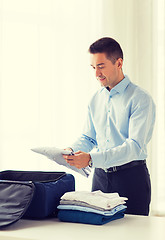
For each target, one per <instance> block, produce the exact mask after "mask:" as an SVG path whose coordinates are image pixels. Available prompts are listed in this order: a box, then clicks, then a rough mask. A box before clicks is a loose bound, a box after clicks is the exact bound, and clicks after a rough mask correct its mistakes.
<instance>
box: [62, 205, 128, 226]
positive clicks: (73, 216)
mask: <svg viewBox="0 0 165 240" xmlns="http://www.w3.org/2000/svg"><path fill="white" fill-rule="evenodd" d="M124 211H125V209H123V210H121V211H120V212H117V213H116V214H114V215H113V216H104V215H102V214H96V213H91V212H83V211H77V210H59V212H58V218H59V220H60V221H62V222H73V223H86V224H94V225H103V224H105V223H108V222H110V221H113V220H116V219H119V218H123V217H124Z"/></svg>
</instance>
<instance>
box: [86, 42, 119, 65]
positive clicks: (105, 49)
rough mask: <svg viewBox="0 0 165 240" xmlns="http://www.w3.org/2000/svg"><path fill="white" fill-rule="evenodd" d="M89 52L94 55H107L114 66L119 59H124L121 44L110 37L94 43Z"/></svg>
mask: <svg viewBox="0 0 165 240" xmlns="http://www.w3.org/2000/svg"><path fill="white" fill-rule="evenodd" d="M89 52H90V53H92V54H95V53H105V54H106V56H107V58H108V59H110V60H111V62H112V63H113V64H115V62H116V60H117V59H119V58H122V59H123V51H122V49H121V47H120V45H119V43H118V42H117V41H115V40H114V39H113V38H110V37H104V38H100V39H99V40H97V41H96V42H94V43H92V44H91V45H90V47H89Z"/></svg>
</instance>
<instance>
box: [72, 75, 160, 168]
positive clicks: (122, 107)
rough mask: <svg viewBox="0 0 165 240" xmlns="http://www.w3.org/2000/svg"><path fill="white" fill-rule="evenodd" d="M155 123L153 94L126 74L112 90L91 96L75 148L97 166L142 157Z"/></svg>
mask: <svg viewBox="0 0 165 240" xmlns="http://www.w3.org/2000/svg"><path fill="white" fill-rule="evenodd" d="M154 122H155V104H154V102H153V100H152V98H151V96H150V95H149V94H148V93H147V92H145V91H144V90H143V89H141V88H140V87H138V86H137V85H135V84H133V83H132V82H131V81H130V80H129V78H128V77H127V76H125V77H124V79H123V80H122V81H121V82H119V83H118V84H117V85H116V86H115V87H114V88H112V89H111V90H110V91H108V90H107V89H106V88H105V87H102V88H101V89H100V90H99V91H97V92H96V94H95V95H94V96H93V97H92V99H91V101H90V103H89V105H88V114H87V120H86V124H85V126H84V129H83V133H82V135H81V136H80V138H79V139H77V141H76V142H75V143H73V145H72V149H73V150H74V152H76V151H78V150H81V151H84V152H89V153H90V155H91V158H92V163H93V167H94V168H103V169H107V168H109V167H114V166H120V165H123V164H126V163H128V162H130V161H133V160H143V159H146V157H147V144H148V142H149V141H150V139H151V136H152V132H153V127H154ZM94 147H95V148H96V151H91V150H92V149H93V148H94Z"/></svg>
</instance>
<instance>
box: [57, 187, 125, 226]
mask: <svg viewBox="0 0 165 240" xmlns="http://www.w3.org/2000/svg"><path fill="white" fill-rule="evenodd" d="M125 200H128V199H127V198H126V197H120V196H119V194H118V193H103V192H101V191H94V192H87V191H75V192H67V193H65V194H64V195H63V196H62V197H61V201H60V205H59V206H58V207H57V208H58V209H59V212H58V218H59V219H60V220H61V221H63V222H74V223H86V224H96V225H102V224H105V223H108V222H110V221H112V220H115V219H119V218H123V217H124V212H125V210H126V208H127V207H126V206H125V205H123V204H124V203H125Z"/></svg>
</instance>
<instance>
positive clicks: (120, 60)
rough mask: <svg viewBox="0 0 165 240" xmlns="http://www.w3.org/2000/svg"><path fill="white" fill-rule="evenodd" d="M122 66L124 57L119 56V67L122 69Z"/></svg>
mask: <svg viewBox="0 0 165 240" xmlns="http://www.w3.org/2000/svg"><path fill="white" fill-rule="evenodd" d="M122 66H123V59H122V58H118V59H117V67H118V68H119V69H121V68H122Z"/></svg>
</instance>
